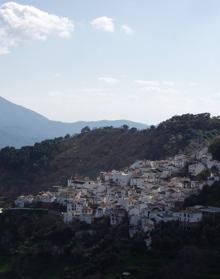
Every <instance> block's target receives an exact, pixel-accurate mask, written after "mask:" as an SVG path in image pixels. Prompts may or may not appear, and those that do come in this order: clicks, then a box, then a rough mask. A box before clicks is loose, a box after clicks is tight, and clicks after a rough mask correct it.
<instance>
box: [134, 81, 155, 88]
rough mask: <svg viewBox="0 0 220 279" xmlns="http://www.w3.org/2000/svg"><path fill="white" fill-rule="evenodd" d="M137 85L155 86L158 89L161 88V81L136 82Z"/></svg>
mask: <svg viewBox="0 0 220 279" xmlns="http://www.w3.org/2000/svg"><path fill="white" fill-rule="evenodd" d="M135 83H136V84H138V85H140V86H153V87H157V86H160V81H158V80H141V79H138V80H135Z"/></svg>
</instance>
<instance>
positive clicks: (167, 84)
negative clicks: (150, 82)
mask: <svg viewBox="0 0 220 279" xmlns="http://www.w3.org/2000/svg"><path fill="white" fill-rule="evenodd" d="M162 83H163V85H166V86H170V87H172V86H175V85H176V83H175V82H174V81H163V82H162Z"/></svg>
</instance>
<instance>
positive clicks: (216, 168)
mask: <svg viewBox="0 0 220 279" xmlns="http://www.w3.org/2000/svg"><path fill="white" fill-rule="evenodd" d="M219 173H220V162H218V161H215V160H213V159H212V156H211V155H210V154H209V153H208V149H207V148H204V149H202V150H200V151H197V152H195V153H194V154H193V155H185V154H179V155H176V156H175V157H173V158H169V159H167V160H160V161H148V160H143V161H136V162H135V163H133V164H132V165H131V166H130V167H128V168H126V169H124V170H123V171H116V170H113V171H109V172H101V173H100V175H99V177H98V178H97V179H96V180H95V181H93V180H90V179H89V178H84V179H82V178H77V177H74V178H70V179H69V180H68V181H67V186H66V187H62V186H54V187H53V190H51V191H47V192H41V193H39V194H38V195H36V196H33V195H27V196H20V197H18V198H17V199H16V200H15V205H16V207H19V208H23V207H26V206H30V205H34V204H38V205H39V204H41V205H44V207H45V205H51V204H56V205H59V206H61V207H62V208H63V210H62V211H63V212H62V213H61V214H62V216H63V220H64V222H67V223H68V222H73V221H74V220H80V221H82V222H86V223H88V224H91V223H93V222H95V220H97V219H99V218H103V217H105V216H108V217H109V218H110V224H111V225H118V224H120V223H121V222H122V220H123V219H124V218H125V217H128V220H129V235H130V237H133V236H135V235H136V234H137V233H142V234H144V235H145V239H146V244H147V245H148V246H149V245H150V232H151V231H152V230H153V229H154V228H155V225H156V224H157V223H159V222H161V221H163V222H167V221H179V222H180V223H182V224H184V225H185V226H193V225H195V224H197V223H199V222H200V221H201V220H202V217H203V215H204V214H216V213H220V208H216V207H204V206H199V205H198V206H195V207H193V208H187V209H184V210H183V209H182V207H181V205H182V204H183V202H184V200H185V199H186V198H187V197H189V196H190V195H192V194H197V193H199V192H200V191H201V190H202V189H203V187H204V186H205V185H207V186H212V185H213V184H214V183H215V182H216V181H219Z"/></svg>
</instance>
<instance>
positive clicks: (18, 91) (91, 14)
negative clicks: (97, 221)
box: [0, 0, 220, 124]
mask: <svg viewBox="0 0 220 279" xmlns="http://www.w3.org/2000/svg"><path fill="white" fill-rule="evenodd" d="M219 29H220V2H219V1H218V0H210V1H205V0H182V1H175V0H167V1H164V0H158V1H153V0H135V1H134V0H120V1H118V0H112V1H107V0H104V1H103V0H93V1H91V0H80V1H76V0H74V1H73V0H64V1H60V0H53V1H52V0H47V1H40V0H19V1H15V2H11V1H1V0H0V83H1V96H2V97H4V98H6V99H8V100H10V101H12V102H15V103H17V104H20V105H23V106H25V107H27V108H30V109H32V110H34V111H37V112H39V113H41V114H43V115H45V116H47V117H48V118H50V119H54V120H60V121H68V122H74V121H78V120H100V119H130V120H133V121H138V122H143V123H147V124H157V123H158V122H160V121H162V120H165V119H167V118H169V117H171V116H173V115H176V114H183V113H201V112H210V113H212V114H213V115H218V114H219V104H220V80H219V74H220V67H219V65H220V63H219V62H220V52H219V47H220V36H219V32H218V31H219Z"/></svg>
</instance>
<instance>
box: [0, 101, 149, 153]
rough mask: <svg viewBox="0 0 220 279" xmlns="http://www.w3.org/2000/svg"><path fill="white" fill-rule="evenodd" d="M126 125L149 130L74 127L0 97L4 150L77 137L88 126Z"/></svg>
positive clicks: (90, 123) (104, 123)
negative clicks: (126, 126)
mask: <svg viewBox="0 0 220 279" xmlns="http://www.w3.org/2000/svg"><path fill="white" fill-rule="evenodd" d="M123 125H128V126H129V127H135V128H137V129H145V128H147V127H148V126H147V125H146V124H142V123H138V122H133V121H129V120H100V121H77V122H72V123H71V122H62V121H55V120H50V119H48V118H47V117H45V116H43V115H41V114H39V113H37V112H35V111H33V110H30V109H28V108H25V107H23V106H21V105H17V104H14V103H13V102H11V101H8V100H6V99H5V98H3V97H0V148H3V147H5V146H14V147H16V148H20V147H22V146H25V145H33V144H34V143H36V142H41V141H43V140H46V139H50V138H55V137H61V136H65V135H66V134H70V135H74V134H76V133H80V131H81V129H82V128H84V127H85V126H88V127H89V128H91V129H94V128H100V127H105V126H113V127H116V128H117V127H120V126H123Z"/></svg>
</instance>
